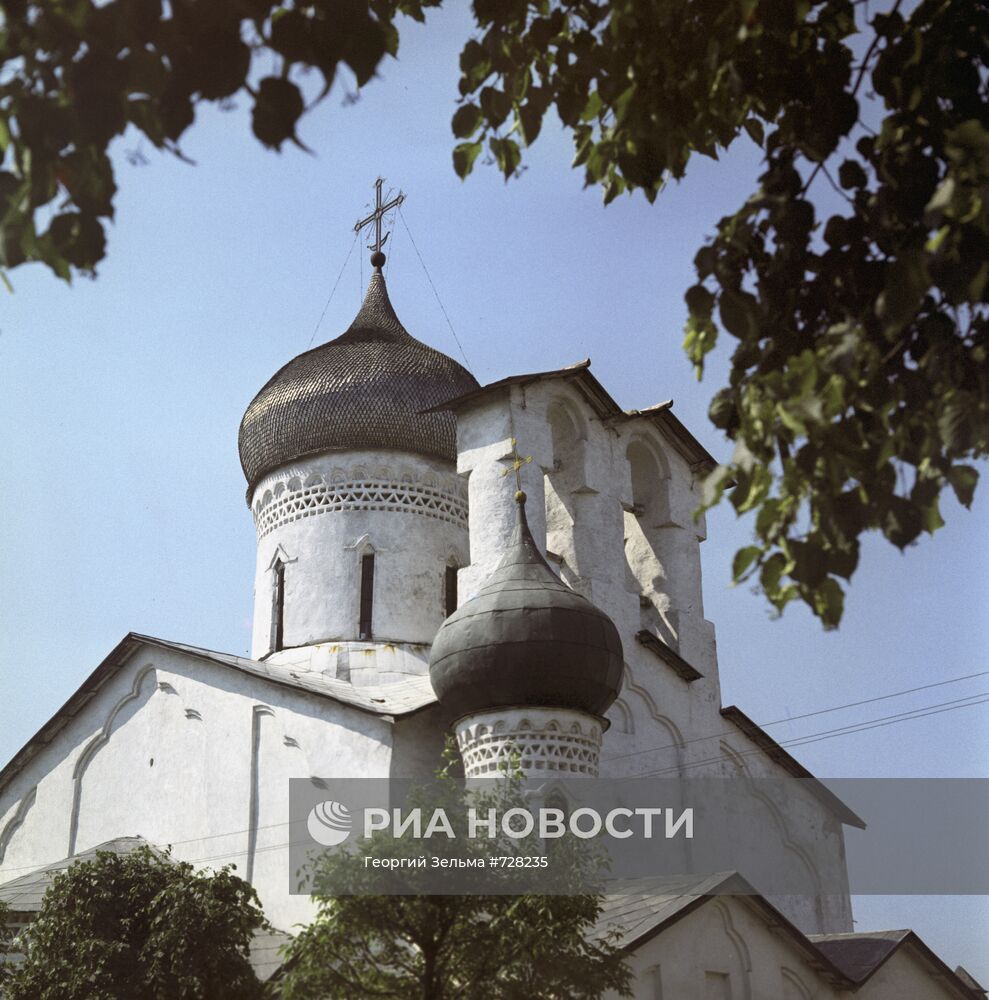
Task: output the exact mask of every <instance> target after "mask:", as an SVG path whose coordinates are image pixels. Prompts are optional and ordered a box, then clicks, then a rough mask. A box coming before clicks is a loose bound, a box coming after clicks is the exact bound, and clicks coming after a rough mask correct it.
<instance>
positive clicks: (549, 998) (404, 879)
mask: <svg viewBox="0 0 989 1000" xmlns="http://www.w3.org/2000/svg"><path fill="white" fill-rule="evenodd" d="M455 759H456V751H455V749H453V747H452V746H450V745H448V746H447V751H446V760H447V766H446V767H445V768H443V769H442V770H441V771H440V772H439V773H438V775H437V778H436V781H435V782H433V783H431V784H429V785H426V786H421V787H418V788H414V789H412V791H411V793H410V795H409V797H408V800H407V802H406V808H407V809H412V808H418V809H421V810H422V813H423V815H425V816H427V817H428V816H431V815H433V811H434V810H439V809H442V810H443V811H444V813H445V815H446V816H447V817H448V818H449V822H450V824H451V829H452V830H453V831H454V833H455V838H454V839H452V840H447V839H446V838H445V837H443V836H439V837H437V838H430V839H414V838H412V837H408V836H406V837H396V836H394V835H393V834H392V832H391V831H390V830H387V831H377V832H376V833H375V834H374V835H373V837H372V838H371V839H369V840H367V841H361V843H360V849H359V851H358V850H357V849H356V848H355V849H353V850H352V851H349V852H348V851H343V850H335V851H330V852H327V854H326V855H324V856H323V857H322V858H321V859H318V860H317V861H316V862H315V865H314V870H313V871H312V878H313V882H312V887H313V898H314V899H315V900H316V902H317V905H318V912H317V915H316V918H315V919H314V920H313V921H312V923H310V924H309V925H308V926H307V927H305V928H303V929H302V930H301V931H300V933H299V934H298V936H297V937H296V938H294V939H293V941H292V942H291V944H290V945H289V947H288V951H287V955H286V959H285V966H284V968H285V974H284V976H283V977H282V979H281V980H280V984H279V985H280V988H281V990H282V992H283V995H284V996H285V997H286V1000H308V998H310V997H321V998H325V1000H335V998H339V1000H350V998H352V997H382V998H389V1000H420V998H422V997H429V998H430V1000H458V998H466V997H475V996H484V997H486V998H490V1000H597V998H599V997H600V996H602V995H603V994H604V993H605V992H607V991H609V990H612V991H614V992H615V993H617V994H618V995H620V996H628V995H630V994H629V992H628V990H629V985H630V982H631V979H630V973H629V970H628V968H627V966H626V965H625V963H624V960H623V956H622V953H621V952H620V951H619V948H618V943H617V942H616V941H615V940H614V939H613V938H612V937H609V936H607V935H599V936H596V937H595V936H593V935H592V933H591V932H592V931H593V929H594V925H595V922H596V920H597V918H598V917H599V915H600V912H601V896H600V895H598V894H597V893H596V892H595V891H589V888H590V887H592V886H594V885H596V883H597V882H598V881H599V876H600V864H601V861H600V858H599V857H598V856H597V855H596V854H595V853H594V852H593V850H592V849H591V848H590V847H588V845H587V844H586V842H579V843H569V844H566V843H553V842H551V843H553V847H552V849H551V850H547V848H546V847H545V845H544V844H543V843H542V842H541V841H540V840H539V839H538V837H537V836H536V835H535V834H532V835H529V836H526V837H518V838H514V837H509V836H507V835H506V834H505V833H504V832H501V831H499V833H498V835H497V836H496V837H493V838H491V839H489V838H487V837H483V838H474V839H472V838H470V837H469V836H468V830H467V827H466V816H467V806H468V805H470V806H473V807H475V808H476V809H477V810H478V813H479V814H480V815H487V810H488V809H494V810H495V811H496V813H497V814H498V815H505V814H506V813H508V812H509V810H511V809H513V808H517V807H521V806H524V805H526V804H527V803H526V799H525V798H524V797H523V794H522V783H521V781H520V778H519V776H518V775H517V774H514V775H512V774H508V775H505V776H503V777H502V778H501V779H499V780H494V781H493V780H490V779H488V780H485V781H484V782H482V783H481V784H483V785H485V786H487V787H486V788H484V789H481V790H478V789H477V788H476V787H475V788H474V789H473V790H468V789H466V788H465V787H464V785H463V784H462V783H461V782H460V781H458V780H457V779H456V778H454V777H453V776H452V774H451V770H450V769H451V767H452V766H455V763H456V761H455ZM530 805H531V804H530ZM537 855H543V856H544V857H546V858H547V860H548V868H546V869H542V870H541V871H542V872H543V875H542V876H541V881H540V885H541V886H544V887H546V888H552V890H553V892H552V894H546V893H535V892H533V891H532V886H533V875H532V869H530V868H525V867H515V868H513V867H498V868H491V867H487V868H485V869H483V870H482V869H480V868H471V869H469V870H468V871H467V872H464V871H463V870H459V871H458V873H457V874H450V875H449V879H450V882H449V885H450V887H451V892H456V893H457V894H456V895H454V894H449V895H437V894H435V889H436V888H437V874H436V872H437V871H439V872H440V875H439V879H441V880H442V884H443V885H444V886H445V885H446V881H445V880H446V874H447V873H446V872H445V871H444V870H440V869H434V868H432V867H431V864H432V859H433V858H436V859H437V860H439V861H443V860H448V859H450V858H453V857H456V858H458V859H467V860H474V861H475V862H476V861H480V862H484V863H486V862H489V861H490V859H491V858H492V857H513V856H518V857H522V858H525V857H535V856H537ZM420 857H425V858H427V860H428V862H429V866H428V867H426V868H423V869H419V868H402V869H395V868H376V867H368V866H367V865H366V864H364V863H363V861H364V859H365V858H368V859H372V860H373V861H374V862H381V861H385V862H388V861H393V862H396V863H400V862H401V861H402V860H403V859H412V858H420ZM431 890H432V891H431Z"/></svg>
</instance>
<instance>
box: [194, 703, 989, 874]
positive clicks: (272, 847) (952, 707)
mask: <svg viewBox="0 0 989 1000" xmlns="http://www.w3.org/2000/svg"><path fill="white" fill-rule="evenodd" d="M986 694H989V692H986ZM969 697H971V698H979V697H982V698H983V700H982V701H970V702H967V703H966V704H963V705H962V704H954V703H951V702H945V703H943V704H944V705H947V706H948V707H938V706H927V708H929V709H932V710H931V711H927V710H926V709H915V710H914V711H915V712H918V713H923V714H915V715H911V716H909V717H907V718H895V717H888V718H889V719H890V720H891V721H882V720H872V722H874V723H876V724H874V725H868V728H870V729H879V728H881V727H883V726H891V725H896V724H897V723H900V722H911V721H913V719H920V718H925V717H926V716H928V715H939V714H941V713H942V712H955V711H957V710H958V709H960V708H969V707H970V706H972V705H982V704H985V703H987V702H989V697H983V695H970V696H969ZM858 725H866V724H865V723H859V724H858ZM859 731H861V730H859ZM850 735H854V734H853V733H848V732H840V731H829V734H828V735H823V734H817V733H810V734H808V735H807V736H803V737H795V738H794V740H791V741H788V742H789V743H792V742H795V741H797V740H806V741H808V742H817V740H818V739H836V738H837V737H840V736H850ZM780 745H781V746H783V745H785V744H780ZM763 752H764V751H763V750H762V749H761V748H759V747H757V748H755V749H754V750H745V751H742V752H741V753H739V754H738V755H737V756H739V757H747V756H750V755H752V754H756V753H763ZM612 759H614V758H612ZM724 759H726V758H725V757H723V756H720V757H714V758H711V761H719V760H724ZM711 761H707V760H705V761H695V762H691V763H689V764H687V765H685V768H686V767H696V766H699V765H700V764H707V763H710V762H711ZM665 770H666V769H663V770H660V771H656V772H646V773H645V774H639V775H630V777H636V778H642V777H652V776H654V775H656V774H662V773H664V771H665ZM276 825H286V824H276ZM301 843H302V846H310V847H311V846H312V844H310V843H309V842H308V841H304V842H301ZM299 845H300V842H298V841H296V842H292V841H286V842H285V843H283V844H269V845H267V846H265V847H259V848H258V849H257V852H256V853H260V852H262V851H276V850H282V849H284V848H286V847H292V846H299ZM246 853H247V851H246V850H243V851H230V852H228V853H227V854H217V855H214V856H212V857H204V858H181V859H180V860H182V861H186V862H188V863H190V864H191V863H205V862H208V861H221V860H223V859H224V858H230V857H239V856H240V855H243V854H246Z"/></svg>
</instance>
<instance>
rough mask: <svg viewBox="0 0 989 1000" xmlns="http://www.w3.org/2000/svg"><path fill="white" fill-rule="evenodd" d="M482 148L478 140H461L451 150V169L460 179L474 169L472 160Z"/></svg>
mask: <svg viewBox="0 0 989 1000" xmlns="http://www.w3.org/2000/svg"><path fill="white" fill-rule="evenodd" d="M482 148H483V146H482V144H481V143H480V142H462V143H460V144H459V145H458V146H457V147H456V148H455V149H454V150H453V169H454V170H456V172H457V176H458V177H459V178H461V180H463V179H464V178H466V176H467V175H468V174H469V173H470V172H471V171H472V170H473V169H474V161H475V160H476V159H477V157H478V155H479V154H480V152H481V149H482Z"/></svg>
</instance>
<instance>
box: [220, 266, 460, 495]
mask: <svg viewBox="0 0 989 1000" xmlns="http://www.w3.org/2000/svg"><path fill="white" fill-rule="evenodd" d="M477 387H478V384H477V380H476V379H475V378H474V376H473V375H471V374H470V372H468V371H467V369H466V368H463V367H462V366H461V365H459V364H457V362H456V361H454V360H453V359H452V358H448V357H447V356H446V355H445V354H442V353H440V352H439V351H437V350H434V349H433V348H432V347H429V346H427V345H426V344H423V343H422V342H421V341H419V340H416V339H415V337H413V336H412V335H411V334H410V333H409V332H408V331H407V330H406V329H405V327H404V326H402V324H401V322H400V321H399V319H398V317H397V316H396V315H395V310H394V309H393V308H392V304H391V302H390V301H389V298H388V290H387V288H386V287H385V279H384V277H383V275H382V274H381V270H380V269H376V270H375V272H374V274H373V275H372V276H371V281H370V282H369V284H368V286H367V294H366V295H365V297H364V304H363V305H362V306H361V309H360V312H359V313H358V314H357V316H356V318H355V319H354V322H353V323H351V325H350V328H349V329H348V330H347V332H346V333H344V334H342V335H341V336H339V337H337V338H336V339H335V340H331V341H330V342H329V343H326V344H323V345H322V346H320V347H317V348H314V349H313V350H311V351H306V352H305V353H304V354H300V355H299V356H298V357H297V358H293V359H292V360H291V361H290V362H289V363H288V364H287V365H285V366H284V367H283V368H281V369H279V371H277V372H276V373H275V374H274V375H273V376H272V377H271V378H270V379H269V380H268V382H267V383H266V384H265V386H264V387H263V388H262V389H261V391H260V392H259V393H258V394H257V395H256V396H255V397H254V400H253V401H252V402H251V404H250V406H248V408H247V412H246V413H245V414H244V419H243V420H242V421H241V424H240V436H239V447H240V462H241V465H242V466H243V468H244V475H245V476H246V477H247V481H248V484H249V486H250V488H252V489H253V487H254V486H255V485H256V484H257V482H258V480H260V479H261V477H262V476H264V475H265V474H266V473H268V472H270V471H271V470H272V469H274V468H276V467H277V466H279V465H283V464H284V463H286V462H290V461H292V460H294V459H297V458H300V457H302V456H303V455H310V454H314V453H316V452H321V451H330V450H334V449H364V448H389V449H394V450H397V451H410V452H414V453H416V454H419V455H426V456H429V457H431V458H441V459H446V460H448V461H451V462H452V461H454V460H455V459H456V426H457V424H456V418H455V417H454V416H453V414H452V413H450V412H448V411H436V412H428V413H426V412H423V411H425V410H431V409H432V408H434V407H436V406H438V405H440V404H442V403H444V402H446V401H447V400H448V399H452V398H454V397H455V396H460V395H462V394H464V393H466V392H472V391H473V390H475V389H477Z"/></svg>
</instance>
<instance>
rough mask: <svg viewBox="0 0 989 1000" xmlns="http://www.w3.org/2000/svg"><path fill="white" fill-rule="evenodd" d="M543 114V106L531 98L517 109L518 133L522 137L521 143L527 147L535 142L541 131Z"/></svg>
mask: <svg viewBox="0 0 989 1000" xmlns="http://www.w3.org/2000/svg"><path fill="white" fill-rule="evenodd" d="M544 113H545V108H544V106H543V105H542V104H541V103H540V102H539V101H534V100H532V99H531V98H530V99H529V100H528V101H526V102H525V104H522V105H520V107H519V109H518V122H519V132H520V133H521V135H522V141H523V142H524V143H525V144H526V145H527V146H531V145H532V144H533V143H534V142H535V141H536V138H537V136H538V135H539V132H540V130H541V129H542V125H543V114H544Z"/></svg>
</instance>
